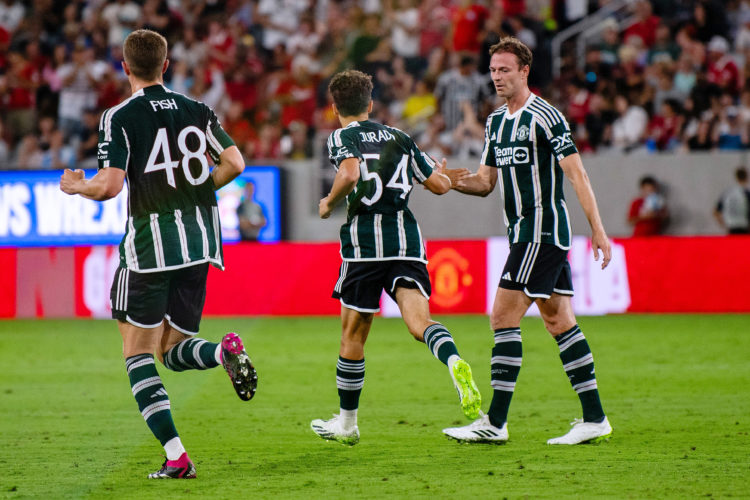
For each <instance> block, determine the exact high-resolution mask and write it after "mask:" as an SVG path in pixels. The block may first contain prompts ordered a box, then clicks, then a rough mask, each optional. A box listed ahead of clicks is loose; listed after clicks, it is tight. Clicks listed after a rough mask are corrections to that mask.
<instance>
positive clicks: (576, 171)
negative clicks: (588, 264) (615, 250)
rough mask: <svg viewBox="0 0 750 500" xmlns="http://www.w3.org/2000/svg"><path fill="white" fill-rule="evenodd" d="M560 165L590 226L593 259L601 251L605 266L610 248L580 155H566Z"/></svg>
mask: <svg viewBox="0 0 750 500" xmlns="http://www.w3.org/2000/svg"><path fill="white" fill-rule="evenodd" d="M560 167H561V168H562V169H563V172H565V175H566V176H567V177H568V179H569V180H570V183H571V184H573V189H574V190H575V192H576V196H577V197H578V201H579V202H580V203H581V208H583V213H585V214H586V218H587V219H588V221H589V225H590V226H591V248H592V250H593V251H594V260H599V251H600V250H601V253H602V269H604V268H605V267H607V265H608V264H609V261H610V260H611V259H612V249H611V246H610V243H609V238H608V237H607V233H606V232H605V231H604V225H603V224H602V219H601V217H600V216H599V207H598V206H597V204H596V197H595V196H594V190H593V189H592V188H591V181H590V180H589V176H588V174H587V173H586V170H585V169H584V168H583V162H582V161H581V155H579V154H578V153H575V154H572V155H570V156H566V157H565V158H563V159H562V160H561V161H560Z"/></svg>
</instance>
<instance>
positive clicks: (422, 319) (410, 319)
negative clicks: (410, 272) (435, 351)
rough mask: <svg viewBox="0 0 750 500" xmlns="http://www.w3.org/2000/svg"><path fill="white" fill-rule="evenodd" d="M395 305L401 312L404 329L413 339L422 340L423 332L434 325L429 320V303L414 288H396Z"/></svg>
mask: <svg viewBox="0 0 750 500" xmlns="http://www.w3.org/2000/svg"><path fill="white" fill-rule="evenodd" d="M395 296H396V304H398V308H399V310H400V311H401V317H402V318H403V319H404V323H405V324H406V328H408V329H409V333H411V334H412V335H413V336H414V338H415V339H417V340H421V341H423V340H424V331H425V330H426V329H427V327H428V326H430V325H432V324H435V321H433V320H432V318H430V303H429V302H428V300H427V298H425V296H424V295H422V292H420V291H419V290H417V289H415V288H404V287H400V286H399V287H397V288H396V293H395Z"/></svg>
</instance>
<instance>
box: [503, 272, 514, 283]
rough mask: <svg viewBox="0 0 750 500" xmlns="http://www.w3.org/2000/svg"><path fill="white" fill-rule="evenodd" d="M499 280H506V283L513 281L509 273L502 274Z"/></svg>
mask: <svg viewBox="0 0 750 500" xmlns="http://www.w3.org/2000/svg"><path fill="white" fill-rule="evenodd" d="M501 279H504V280H508V281H513V278H511V277H510V273H509V272H507V273H505V274H503V277H502V278H501Z"/></svg>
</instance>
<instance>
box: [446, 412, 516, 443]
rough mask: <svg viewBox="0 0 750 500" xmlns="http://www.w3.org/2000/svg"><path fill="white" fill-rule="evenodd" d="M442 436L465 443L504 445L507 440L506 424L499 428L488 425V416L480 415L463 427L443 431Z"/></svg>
mask: <svg viewBox="0 0 750 500" xmlns="http://www.w3.org/2000/svg"><path fill="white" fill-rule="evenodd" d="M443 434H445V435H446V436H448V437H450V438H453V439H455V440H457V441H462V442H465V443H498V444H499V443H504V442H506V441H507V440H508V422H505V423H504V424H503V426H502V428H500V427H495V426H494V425H492V424H491V423H490V417H489V415H484V414H483V415H482V416H480V417H479V418H478V419H477V420H475V421H474V422H472V423H470V424H469V425H465V426H463V427H449V428H447V429H443Z"/></svg>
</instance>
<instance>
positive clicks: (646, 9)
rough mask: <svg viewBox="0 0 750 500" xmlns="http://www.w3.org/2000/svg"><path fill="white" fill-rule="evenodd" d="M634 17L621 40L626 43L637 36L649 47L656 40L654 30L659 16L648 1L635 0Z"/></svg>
mask: <svg viewBox="0 0 750 500" xmlns="http://www.w3.org/2000/svg"><path fill="white" fill-rule="evenodd" d="M635 18H636V21H635V23H633V24H632V25H630V26H629V27H628V28H627V29H626V30H625V33H624V35H623V41H624V42H625V43H628V42H631V41H632V39H633V38H638V39H640V41H641V42H643V44H644V45H645V47H646V48H650V47H651V46H652V45H654V43H655V42H656V32H657V29H658V26H659V23H660V19H659V17H658V16H655V15H654V12H653V7H652V6H651V2H650V1H648V0H638V2H636V4H635Z"/></svg>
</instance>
